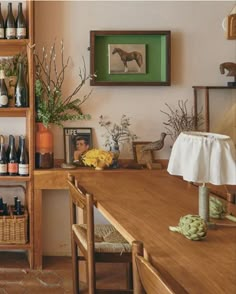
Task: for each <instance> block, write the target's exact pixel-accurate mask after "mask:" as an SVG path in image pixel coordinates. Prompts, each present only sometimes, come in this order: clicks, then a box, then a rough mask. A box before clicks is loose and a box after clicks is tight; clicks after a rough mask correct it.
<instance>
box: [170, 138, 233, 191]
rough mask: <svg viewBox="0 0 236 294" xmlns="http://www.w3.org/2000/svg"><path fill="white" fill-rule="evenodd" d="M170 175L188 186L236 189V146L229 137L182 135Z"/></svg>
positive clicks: (176, 145) (174, 148)
mask: <svg viewBox="0 0 236 294" xmlns="http://www.w3.org/2000/svg"><path fill="white" fill-rule="evenodd" d="M167 171H168V172H169V173H170V174H172V175H179V176H183V178H184V180H186V181H189V182H196V183H211V184H214V185H235V184H236V151H235V147H234V143H233V141H232V139H231V138H230V137H229V136H226V135H221V134H214V133H205V132H182V133H181V134H180V135H179V136H178V138H177V139H176V141H175V143H174V145H173V148H172V152H171V156H170V160H169V164H168V168H167Z"/></svg>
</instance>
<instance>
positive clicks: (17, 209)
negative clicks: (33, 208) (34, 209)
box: [16, 199, 23, 215]
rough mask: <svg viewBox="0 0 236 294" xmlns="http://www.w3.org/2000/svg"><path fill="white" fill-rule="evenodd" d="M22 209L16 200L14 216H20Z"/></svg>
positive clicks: (19, 202)
mask: <svg viewBox="0 0 236 294" xmlns="http://www.w3.org/2000/svg"><path fill="white" fill-rule="evenodd" d="M22 214H23V213H22V207H21V201H20V200H19V199H18V200H17V201H16V215H22Z"/></svg>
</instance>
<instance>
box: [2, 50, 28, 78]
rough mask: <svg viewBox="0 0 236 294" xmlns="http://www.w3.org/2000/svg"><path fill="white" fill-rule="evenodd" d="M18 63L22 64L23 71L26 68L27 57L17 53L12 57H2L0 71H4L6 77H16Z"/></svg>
mask: <svg viewBox="0 0 236 294" xmlns="http://www.w3.org/2000/svg"><path fill="white" fill-rule="evenodd" d="M19 63H23V65H24V67H25V69H26V68H27V57H26V55H25V54H23V53H19V54H16V55H14V56H9V57H2V58H1V60H0V69H3V70H4V73H5V76H6V77H11V76H17V74H18V64H19Z"/></svg>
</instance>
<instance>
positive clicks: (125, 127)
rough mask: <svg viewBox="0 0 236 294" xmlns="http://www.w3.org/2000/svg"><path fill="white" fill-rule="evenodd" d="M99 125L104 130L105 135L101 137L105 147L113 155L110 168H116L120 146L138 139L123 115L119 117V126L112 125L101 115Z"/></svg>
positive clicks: (128, 120) (128, 119)
mask: <svg viewBox="0 0 236 294" xmlns="http://www.w3.org/2000/svg"><path fill="white" fill-rule="evenodd" d="M99 124H100V126H101V127H104V128H105V130H106V133H105V134H103V137H105V147H108V148H109V150H110V151H112V152H113V153H114V156H113V164H112V167H113V168H116V167H118V157H119V155H120V145H121V144H124V143H128V144H129V143H131V142H132V141H134V140H135V139H137V138H138V137H137V135H135V134H134V133H133V132H132V131H131V130H130V125H131V123H130V118H129V117H127V116H126V115H125V114H123V115H122V116H121V120H120V124H117V123H112V122H111V121H109V120H106V119H105V118H104V116H103V115H101V116H100V120H99Z"/></svg>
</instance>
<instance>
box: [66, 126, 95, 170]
mask: <svg viewBox="0 0 236 294" xmlns="http://www.w3.org/2000/svg"><path fill="white" fill-rule="evenodd" d="M63 132H64V152H65V153H64V160H65V163H63V164H62V168H74V167H75V166H84V163H83V160H82V156H83V154H85V152H87V151H88V150H89V149H91V148H92V147H93V143H92V129H91V128H63Z"/></svg>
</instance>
